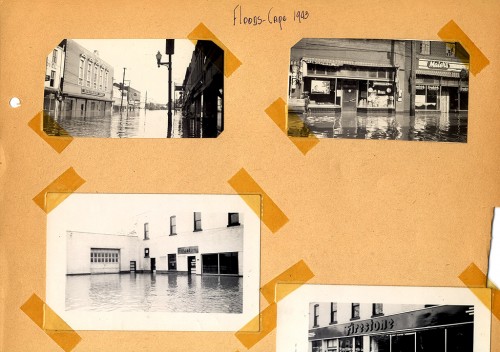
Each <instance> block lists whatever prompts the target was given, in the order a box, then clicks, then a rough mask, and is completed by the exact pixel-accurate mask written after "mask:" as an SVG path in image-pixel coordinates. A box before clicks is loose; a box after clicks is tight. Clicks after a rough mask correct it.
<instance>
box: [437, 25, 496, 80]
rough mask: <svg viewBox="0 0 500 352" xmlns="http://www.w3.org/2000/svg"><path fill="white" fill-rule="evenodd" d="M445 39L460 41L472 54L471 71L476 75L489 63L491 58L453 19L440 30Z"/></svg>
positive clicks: (439, 33) (439, 34)
mask: <svg viewBox="0 0 500 352" xmlns="http://www.w3.org/2000/svg"><path fill="white" fill-rule="evenodd" d="M438 36H439V37H440V38H441V39H442V40H443V41H458V42H460V43H461V44H462V45H463V47H464V48H465V50H467V52H468V53H469V55H470V72H472V74H473V75H474V76H475V75H477V74H478V73H479V72H481V70H482V69H483V68H485V67H486V66H488V65H489V63H490V60H488V58H487V57H486V56H485V55H484V54H483V53H482V52H481V50H479V48H478V47H477V46H476V45H475V44H474V43H473V42H472V40H471V39H470V38H469V37H468V36H467V34H465V33H464V31H463V30H462V29H461V28H460V27H459V26H458V25H457V24H456V23H455V21H453V20H451V21H450V22H448V23H447V24H446V25H444V27H443V28H441V29H440V30H439V32H438Z"/></svg>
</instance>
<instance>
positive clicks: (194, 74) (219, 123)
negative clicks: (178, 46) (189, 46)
mask: <svg viewBox="0 0 500 352" xmlns="http://www.w3.org/2000/svg"><path fill="white" fill-rule="evenodd" d="M182 87H183V92H182V94H180V95H181V96H182V98H181V99H182V109H183V111H184V113H185V114H186V115H187V116H188V117H192V118H196V119H202V120H203V121H204V123H206V124H211V125H213V126H214V128H215V129H216V130H217V132H218V133H220V132H222V131H223V130H224V51H223V50H222V49H221V48H219V47H218V46H217V45H216V44H215V43H213V42H212V41H206V40H198V41H197V43H196V46H195V49H194V51H193V55H192V57H191V63H190V64H189V66H188V68H187V69H186V75H185V78H184V81H183V84H182Z"/></svg>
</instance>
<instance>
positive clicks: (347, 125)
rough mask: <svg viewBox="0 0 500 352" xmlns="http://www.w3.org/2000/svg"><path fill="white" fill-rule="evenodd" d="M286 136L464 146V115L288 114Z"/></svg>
mask: <svg viewBox="0 0 500 352" xmlns="http://www.w3.org/2000/svg"><path fill="white" fill-rule="evenodd" d="M288 135H289V136H292V137H309V136H316V137H318V138H350V139H387V140H406V141H438V142H462V143H465V142H467V113H466V112H465V113H436V112H430V113H429V112H417V113H416V116H413V117H410V116H409V115H408V113H396V114H376V115H367V114H359V113H357V114H356V113H352V114H347V113H343V114H342V115H340V116H328V115H325V113H309V114H302V115H298V114H293V113H289V118H288Z"/></svg>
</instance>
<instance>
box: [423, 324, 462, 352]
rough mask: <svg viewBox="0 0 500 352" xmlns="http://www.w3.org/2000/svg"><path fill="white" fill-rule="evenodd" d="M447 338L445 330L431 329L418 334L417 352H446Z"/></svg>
mask: <svg viewBox="0 0 500 352" xmlns="http://www.w3.org/2000/svg"><path fill="white" fill-rule="evenodd" d="M445 336H446V335H445V329H431V330H423V331H420V332H417V341H416V342H417V343H416V347H417V348H416V352H427V351H445V350H446V349H445V341H446V339H445ZM451 351H455V350H451Z"/></svg>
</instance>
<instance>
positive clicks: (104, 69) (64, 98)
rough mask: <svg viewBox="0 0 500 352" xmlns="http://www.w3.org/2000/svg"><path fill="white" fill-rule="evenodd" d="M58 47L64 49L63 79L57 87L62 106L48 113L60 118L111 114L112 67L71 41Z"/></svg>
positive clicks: (66, 40)
mask: <svg viewBox="0 0 500 352" xmlns="http://www.w3.org/2000/svg"><path fill="white" fill-rule="evenodd" d="M58 48H62V50H63V54H62V56H63V60H61V70H62V75H61V80H60V85H59V87H58V90H59V95H58V97H59V101H60V104H59V106H58V109H56V110H46V111H47V112H48V113H49V114H51V111H54V112H52V114H53V115H54V116H58V117H59V116H60V117H83V118H85V117H92V116H102V115H106V114H111V104H112V93H113V87H112V82H113V67H112V66H111V65H110V64H108V63H106V62H105V61H104V60H102V59H101V58H100V57H99V53H98V52H97V51H93V52H92V51H90V50H88V49H86V48H84V47H83V46H81V45H79V44H78V43H77V42H75V41H74V40H71V39H65V40H63V41H62V42H61V44H59V46H58ZM55 111H57V112H55Z"/></svg>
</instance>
